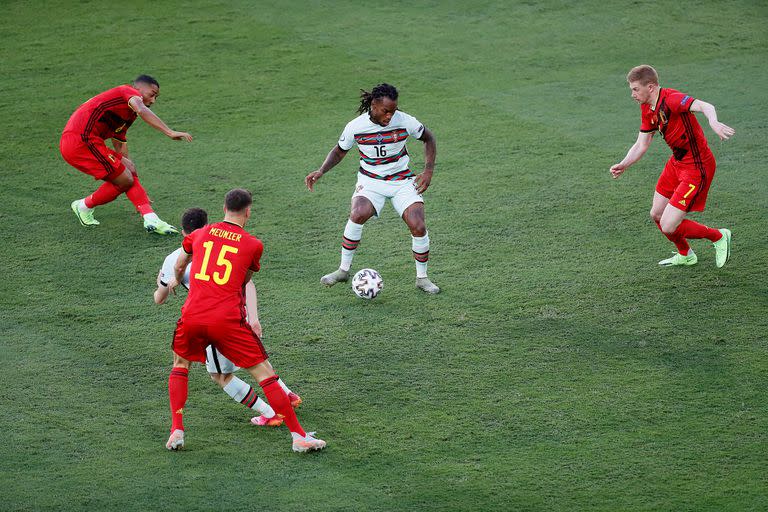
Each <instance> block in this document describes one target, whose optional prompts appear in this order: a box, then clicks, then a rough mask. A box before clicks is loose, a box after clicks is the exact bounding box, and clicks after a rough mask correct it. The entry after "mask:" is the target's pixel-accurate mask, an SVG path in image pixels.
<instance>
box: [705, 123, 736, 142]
mask: <svg viewBox="0 0 768 512" xmlns="http://www.w3.org/2000/svg"><path fill="white" fill-rule="evenodd" d="M709 126H711V127H712V131H714V132H715V133H716V134H717V136H718V137H720V140H728V139H730V138H731V137H733V134H734V133H736V130H734V129H733V128H731V127H730V126H728V125H727V124H723V123H721V122H720V121H715V122H714V123H709Z"/></svg>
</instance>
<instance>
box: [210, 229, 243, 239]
mask: <svg viewBox="0 0 768 512" xmlns="http://www.w3.org/2000/svg"><path fill="white" fill-rule="evenodd" d="M208 234H209V235H213V236H217V237H219V238H223V239H225V240H232V241H233V242H239V241H240V238H241V237H242V236H243V235H241V234H240V233H233V232H231V231H227V230H226V229H221V228H211V229H210V230H209V231H208Z"/></svg>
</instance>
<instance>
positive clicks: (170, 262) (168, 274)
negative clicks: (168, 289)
mask: <svg viewBox="0 0 768 512" xmlns="http://www.w3.org/2000/svg"><path fill="white" fill-rule="evenodd" d="M179 254H181V247H179V248H178V249H176V250H175V251H173V252H172V253H171V254H169V255H168V256H166V257H165V261H163V267H162V269H160V282H161V283H162V284H163V285H164V286H168V282H169V281H170V280H171V279H172V278H173V276H174V274H175V272H174V270H173V266H174V265H175V264H176V260H178V259H179ZM190 266H191V264H190V265H187V268H186V270H184V278H183V279H182V280H181V283H180V284H181V285H183V286H184V288H186V289H187V290H189V267H190Z"/></svg>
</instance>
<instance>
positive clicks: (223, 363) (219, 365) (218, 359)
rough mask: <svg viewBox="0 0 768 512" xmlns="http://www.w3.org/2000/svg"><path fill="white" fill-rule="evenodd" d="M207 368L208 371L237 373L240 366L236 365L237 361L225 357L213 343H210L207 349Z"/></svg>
mask: <svg viewBox="0 0 768 512" xmlns="http://www.w3.org/2000/svg"><path fill="white" fill-rule="evenodd" d="M205 369H206V370H208V373H235V371H236V370H239V369H240V367H239V366H235V363H233V362H232V361H230V360H229V359H227V358H226V357H224V354H222V353H221V352H219V351H218V350H216V349H215V348H213V345H208V348H206V349H205Z"/></svg>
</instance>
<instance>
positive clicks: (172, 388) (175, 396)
mask: <svg viewBox="0 0 768 512" xmlns="http://www.w3.org/2000/svg"><path fill="white" fill-rule="evenodd" d="M188 375H189V370H187V369H186V368H173V369H172V370H171V376H170V377H168V397H169V399H170V402H171V421H172V425H171V432H173V431H174V430H177V429H178V430H184V417H183V415H184V404H186V403H187V392H188V385H187V384H188V383H189V377H188Z"/></svg>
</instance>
